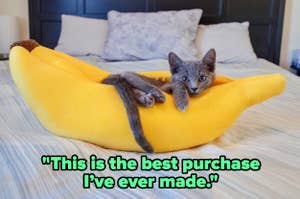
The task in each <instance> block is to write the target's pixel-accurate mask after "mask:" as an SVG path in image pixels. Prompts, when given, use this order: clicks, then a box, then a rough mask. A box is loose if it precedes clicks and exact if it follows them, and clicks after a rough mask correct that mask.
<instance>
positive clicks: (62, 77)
mask: <svg viewBox="0 0 300 199" xmlns="http://www.w3.org/2000/svg"><path fill="white" fill-rule="evenodd" d="M10 69H11V74H12V77H13V79H14V81H15V83H16V85H17V87H18V88H19V90H20V92H21V94H22V96H23V98H24V99H25V101H26V102H27V104H28V105H29V106H30V108H31V109H32V111H33V112H34V113H35V115H36V116H37V118H38V119H39V120H40V121H41V123H42V124H43V125H44V126H45V127H46V128H47V129H48V130H50V131H51V132H53V133H55V134H57V135H60V136H63V137H68V138H74V139H80V140H84V141H87V142H91V143H94V144H98V145H100V146H103V147H106V148H111V149H116V150H126V151H142V149H141V148H140V146H139V145H138V144H137V143H136V142H135V140H134V137H133V134H132V131H131V129H130V126H129V123H128V119H127V114H126V110H125V108H124V106H123V103H122V101H121V99H120V97H119V95H118V93H117V91H116V90H115V88H114V87H113V86H110V85H105V84H100V83H99V82H100V81H101V80H102V79H104V78H105V77H107V75H109V73H108V72H106V71H103V70H101V69H98V68H96V67H93V66H91V65H88V64H86V63H84V62H82V61H80V60H78V59H76V58H73V57H71V56H68V55H65V54H63V53H60V52H57V51H53V50H51V49H47V48H45V47H42V46H40V47H37V48H35V49H34V50H33V51H32V52H29V51H27V50H26V49H24V48H22V47H20V46H17V47H14V48H13V49H12V50H11V53H10ZM143 74H144V75H147V76H150V77H155V78H160V79H169V78H170V74H169V72H146V73H143ZM284 87H285V79H284V77H282V76H281V75H279V74H271V75H262V76H255V77H248V78H242V79H237V80H233V79H231V78H227V77H222V76H217V78H216V80H215V82H214V85H213V86H212V87H211V88H209V89H207V90H205V91H204V92H203V93H202V94H201V95H200V96H198V97H194V98H191V99H190V105H189V108H188V110H187V111H186V112H179V111H178V110H177V109H176V107H175V105H174V102H173V99H172V96H170V95H168V94H166V102H165V103H164V104H156V105H155V106H154V107H152V108H144V107H140V108H139V110H140V115H141V122H142V125H143V128H144V133H145V136H146V138H147V139H148V141H149V142H150V143H151V145H152V146H153V148H154V151H155V152H168V151H176V150H181V149H186V148H190V147H193V146H198V145H201V144H205V143H208V142H210V141H211V140H214V139H215V138H217V137H219V136H220V135H222V134H223V133H224V132H225V131H226V129H228V128H229V127H230V126H231V125H232V123H233V122H234V121H235V120H236V119H237V117H238V116H239V115H240V113H241V112H242V111H243V110H245V109H246V108H247V107H249V106H251V105H254V104H257V103H260V102H262V101H264V100H266V99H268V98H270V97H272V96H275V95H278V94H280V93H281V92H282V91H283V90H284Z"/></svg>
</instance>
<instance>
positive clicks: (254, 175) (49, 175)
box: [0, 57, 300, 199]
mask: <svg viewBox="0 0 300 199" xmlns="http://www.w3.org/2000/svg"><path fill="white" fill-rule="evenodd" d="M81 58H82V59H83V60H86V61H88V62H90V63H92V64H94V65H98V66H99V67H101V68H103V69H105V70H108V71H112V72H121V71H154V70H168V63H167V61H166V60H151V61H143V62H114V63H103V62H101V60H99V59H98V58H97V57H81ZM217 73H218V74H222V75H228V76H231V77H246V76H251V75H259V74H266V73H281V74H283V75H284V76H285V77H286V78H287V87H286V91H285V92H284V93H283V94H282V95H281V96H278V97H274V98H272V99H270V100H268V101H266V102H264V103H262V104H259V105H256V106H254V107H251V108H249V109H247V110H246V111H245V112H244V113H243V114H242V115H241V116H240V117H239V119H238V120H237V121H236V122H235V124H234V125H233V126H232V127H231V128H230V129H229V130H228V131H227V132H226V133H225V134H224V135H223V136H222V137H220V138H218V139H217V140H215V141H213V142H211V143H210V144H207V145H204V146H200V147H196V148H193V149H189V150H183V151H180V152H175V153H166V154H152V155H149V157H150V158H168V157H171V156H177V157H178V158H179V159H181V158H196V159H200V158H217V157H219V156H220V155H226V156H227V157H228V158H258V159H260V160H261V162H262V168H261V170H260V171H258V172H229V171H223V172H218V173H219V175H220V180H219V182H218V183H217V184H214V185H213V188H212V189H210V190H201V189H191V190H175V189H166V190H162V189H159V188H158V187H157V186H156V187H155V188H154V189H153V190H142V189H137V190H134V189H125V190H122V189H119V188H115V189H113V190H107V189H95V188H93V187H91V189H89V190H84V189H83V188H82V174H83V172H71V171H68V172H65V171H64V172H61V171H58V172H57V171H52V170H51V168H50V166H43V165H42V164H41V160H40V157H41V156H42V155H68V156H70V155H72V154H78V155H79V156H80V157H81V158H86V159H88V158H89V156H90V155H91V154H96V155H97V156H98V157H99V158H103V159H108V157H109V156H114V155H122V156H123V157H125V158H136V159H137V160H138V159H139V157H140V155H141V154H139V153H130V152H119V151H114V150H108V149H104V148H101V147H99V146H96V145H93V144H89V143H85V142H82V141H78V140H72V139H67V138H62V137H58V136H55V135H54V134H52V133H50V132H48V131H47V130H45V129H44V128H43V127H42V126H41V124H40V123H39V121H38V120H37V119H36V118H35V116H34V115H33V113H32V112H31V111H30V109H29V108H28V106H27V105H26V104H25V103H24V101H23V100H22V98H21V96H20V94H19V92H18V90H17V89H16V87H15V85H14V83H13V82H12V79H11V76H10V72H9V68H8V62H0V179H1V182H0V198H31V199H33V198H299V194H300V79H299V77H296V76H294V75H293V74H291V73H289V72H288V71H285V70H283V69H281V68H279V67H278V66H276V65H273V64H271V63H270V62H267V61H265V60H263V59H259V60H258V61H257V62H255V63H249V64H230V65H222V64H219V65H217ZM183 133H184V132H183ZM94 173H95V174H96V175H97V176H112V177H114V178H115V179H116V178H118V177H120V176H124V175H125V176H140V175H144V176H165V175H167V176H170V175H175V176H176V175H180V174H179V172H161V171H160V172H141V171H140V170H137V171H135V172H130V171H122V172H118V173H116V172H111V171H109V170H105V171H103V172H94ZM196 173H197V174H199V175H204V176H206V175H208V173H210V172H196Z"/></svg>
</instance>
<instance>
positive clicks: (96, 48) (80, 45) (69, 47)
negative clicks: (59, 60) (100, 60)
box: [55, 15, 107, 56]
mask: <svg viewBox="0 0 300 199" xmlns="http://www.w3.org/2000/svg"><path fill="white" fill-rule="evenodd" d="M61 18H62V22H61V24H62V26H61V33H60V37H59V40H58V44H57V46H56V47H55V50H58V51H62V52H65V53H68V54H70V55H74V56H80V55H89V54H93V55H98V56H101V55H102V53H103V50H104V45H105V40H106V36H107V20H102V19H92V18H85V17H77V16H71V15H62V17H61Z"/></svg>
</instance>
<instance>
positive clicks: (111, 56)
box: [103, 9, 202, 61]
mask: <svg viewBox="0 0 300 199" xmlns="http://www.w3.org/2000/svg"><path fill="white" fill-rule="evenodd" d="M201 15H202V10H201V9H193V10H181V11H160V12H148V13H145V12H135V13H122V12H117V11H110V12H109V13H108V31H109V34H108V38H107V41H106V44H105V50H104V55H103V58H104V59H107V60H122V61H123V60H131V61H132V60H148V59H158V58H167V57H168V53H169V52H170V51H174V52H175V53H177V54H178V55H179V56H181V57H185V58H186V59H192V58H194V57H195V55H196V49H195V46H194V40H195V37H196V34H197V29H198V23H199V21H200V18H201Z"/></svg>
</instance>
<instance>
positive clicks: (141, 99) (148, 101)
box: [133, 89, 155, 107]
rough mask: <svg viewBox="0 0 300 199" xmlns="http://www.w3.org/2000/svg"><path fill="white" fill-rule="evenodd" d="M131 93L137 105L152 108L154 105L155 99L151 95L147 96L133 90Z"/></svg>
mask: <svg viewBox="0 0 300 199" xmlns="http://www.w3.org/2000/svg"><path fill="white" fill-rule="evenodd" d="M133 92H134V94H135V96H134V97H135V100H136V101H137V103H139V104H141V105H143V106H145V107H152V106H153V105H154V103H155V99H154V97H153V96H152V95H151V94H149V93H148V94H147V93H145V92H143V91H141V90H138V89H133Z"/></svg>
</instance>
